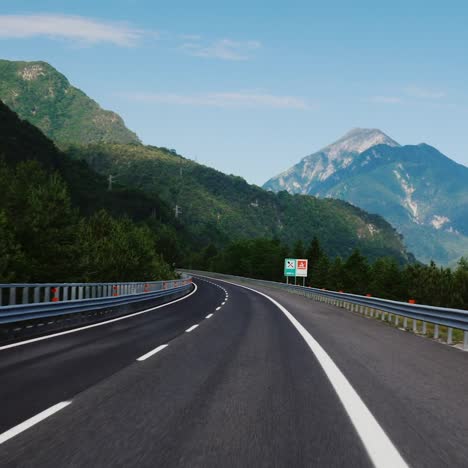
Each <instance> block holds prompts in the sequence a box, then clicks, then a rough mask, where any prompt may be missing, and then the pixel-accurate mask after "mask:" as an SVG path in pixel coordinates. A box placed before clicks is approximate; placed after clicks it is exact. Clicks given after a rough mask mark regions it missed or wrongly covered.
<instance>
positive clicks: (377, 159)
mask: <svg viewBox="0 0 468 468" xmlns="http://www.w3.org/2000/svg"><path fill="white" fill-rule="evenodd" d="M384 135H385V134H384ZM338 141H340V140H338ZM392 141H394V140H392ZM395 143H396V142H395ZM342 158H350V159H351V160H350V162H349V164H346V165H343V166H341V167H337V168H336V170H335V171H334V172H333V173H331V174H330V175H328V176H327V177H326V178H325V179H323V180H314V181H313V183H309V184H306V185H305V186H300V187H297V186H292V185H291V184H288V189H289V191H290V192H293V193H297V192H300V193H308V194H311V195H315V196H319V197H327V198H328V197H331V198H339V199H342V200H346V201H348V202H349V203H351V204H353V205H355V206H359V207H361V208H363V209H365V210H366V211H369V212H372V213H378V214H380V215H381V216H383V217H385V219H387V220H388V221H390V222H391V223H392V225H394V226H395V227H396V228H397V229H398V230H399V232H401V233H402V234H403V235H404V237H405V239H406V243H407V246H408V247H409V249H410V250H411V251H412V252H413V253H414V254H415V255H416V257H417V258H418V259H420V260H422V261H425V262H429V261H430V260H432V259H434V260H435V261H437V262H438V263H442V264H450V263H453V262H454V261H456V260H457V259H458V258H460V257H461V256H463V255H466V253H467V252H468V189H467V186H468V168H466V167H465V166H464V165H462V164H459V163H457V162H455V161H453V160H452V159H450V158H449V157H447V156H446V155H444V154H442V153H441V152H440V151H438V150H437V149H436V148H434V147H432V146H430V145H428V144H427V143H419V144H418V145H405V146H400V145H398V144H393V145H388V144H377V145H374V146H371V147H370V148H368V149H366V150H365V151H363V152H361V153H358V154H356V153H355V152H354V153H352V154H349V153H348V154H343V155H342ZM297 166H298V165H296V166H293V167H292V168H291V169H290V170H289V171H290V172H289V174H290V177H292V178H293V177H294V172H295V170H297ZM311 169H312V170H313V167H312V168H311ZM273 179H274V178H273ZM273 179H271V180H273ZM465 220H467V221H465Z"/></svg>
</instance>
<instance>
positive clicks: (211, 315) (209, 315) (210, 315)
mask: <svg viewBox="0 0 468 468" xmlns="http://www.w3.org/2000/svg"><path fill="white" fill-rule="evenodd" d="M211 317H213V314H208V315H207V316H206V317H205V318H207V319H209V318H211Z"/></svg>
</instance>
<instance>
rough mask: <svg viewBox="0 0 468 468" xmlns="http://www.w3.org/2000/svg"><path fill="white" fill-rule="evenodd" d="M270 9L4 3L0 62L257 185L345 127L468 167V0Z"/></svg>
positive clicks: (152, 140)
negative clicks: (31, 67) (36, 68)
mask: <svg viewBox="0 0 468 468" xmlns="http://www.w3.org/2000/svg"><path fill="white" fill-rule="evenodd" d="M275 3H277V2H272V1H265V2H260V1H253V0H251V1H244V0H237V1H236V2H220V1H203V0H200V1H197V2H194V1H176V0H174V1H172V2H168V1H164V2H162V1H161V2H160V1H157V0H156V1H154V0H153V1H147V0H112V1H104V0H99V1H96V0H93V1H88V0H80V1H74V2H70V1H65V0H61V1H59V0H49V1H47V0H41V1H40V2H38V1H37V0H15V1H14V2H5V1H3V2H1V3H0V50H1V53H0V57H1V58H6V59H12V60H45V61H47V62H49V63H51V64H52V65H53V66H55V67H56V68H57V69H59V70H60V71H61V72H62V73H64V74H65V75H66V76H67V77H68V78H69V79H70V81H71V82H72V84H73V85H75V86H77V87H79V88H81V89H83V90H84V91H85V92H86V93H87V94H88V95H89V96H91V97H92V98H93V99H95V100H96V101H98V102H99V103H100V104H101V105H102V106H103V107H104V108H107V109H112V110H115V111H116V112H118V113H119V114H121V115H122V117H123V118H124V119H125V121H126V124H127V126H128V127H130V128H131V129H132V130H134V131H136V132H137V133H138V135H139V136H140V137H141V138H142V140H143V141H144V142H145V143H148V144H154V145H157V146H167V147H170V148H175V149H177V151H178V152H179V153H181V154H183V155H185V156H187V157H190V158H193V159H195V158H196V159H197V160H198V161H199V162H201V163H204V164H207V165H210V166H213V167H215V168H217V169H220V170H222V171H223V172H227V173H234V174H238V175H241V176H243V177H245V178H246V179H247V180H248V181H249V182H253V183H257V184H262V183H264V182H265V181H266V180H267V179H268V178H269V177H271V176H273V175H276V174H277V173H278V172H280V171H281V170H283V169H286V168H288V167H289V166H291V165H293V164H294V163H296V162H297V161H298V160H299V159H300V158H302V157H303V156H305V155H307V154H310V153H311V152H313V151H315V150H317V149H320V148H321V147H323V146H325V145H326V144H328V143H331V142H332V141H334V140H336V139H338V138H339V137H340V136H341V135H342V134H344V133H345V132H347V131H348V130H349V129H351V128H353V127H376V128H380V129H381V130H383V131H384V132H386V133H387V134H389V135H390V136H391V137H392V138H394V139H395V140H397V141H398V142H400V143H402V144H417V143H421V142H426V143H429V144H431V145H433V146H436V147H437V148H438V149H439V150H441V151H442V152H443V153H444V154H446V155H447V156H449V157H451V158H452V159H454V160H456V161H458V162H461V163H463V164H465V165H468V142H467V140H468V139H467V129H468V80H467V76H468V28H467V27H466V24H468V2H461V1H457V2H454V1H445V2H440V1H438V2H433V1H430V0H429V1H417V0H415V1H411V0H407V1H405V2H403V1H399V0H394V1H392V2H375V0H374V1H359V0H355V1H353V2H351V1H332V0H331V1H328V2H315V1H312V0H309V1H288V2H281V4H278V5H276V4H275ZM278 3H279V2H278ZM38 15H40V16H38Z"/></svg>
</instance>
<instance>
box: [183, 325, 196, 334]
mask: <svg viewBox="0 0 468 468" xmlns="http://www.w3.org/2000/svg"><path fill="white" fill-rule="evenodd" d="M197 327H198V323H197V324H196V325H192V326H191V327H190V328H187V330H185V332H186V333H190V332H191V331H192V330H195V328H197Z"/></svg>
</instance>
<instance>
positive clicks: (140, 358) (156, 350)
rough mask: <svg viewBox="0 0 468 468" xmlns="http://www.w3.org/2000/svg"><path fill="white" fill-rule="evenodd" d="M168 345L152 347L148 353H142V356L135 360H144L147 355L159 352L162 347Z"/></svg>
mask: <svg viewBox="0 0 468 468" xmlns="http://www.w3.org/2000/svg"><path fill="white" fill-rule="evenodd" d="M168 346H169V345H167V344H163V345H160V346H158V347H157V348H154V349H153V350H152V351H150V352H149V353H146V354H143V356H140V357H139V358H138V359H137V361H144V360H146V359H148V358H149V357H151V356H153V355H154V354H156V353H159V351H162V350H163V349H164V348H167V347H168Z"/></svg>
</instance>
